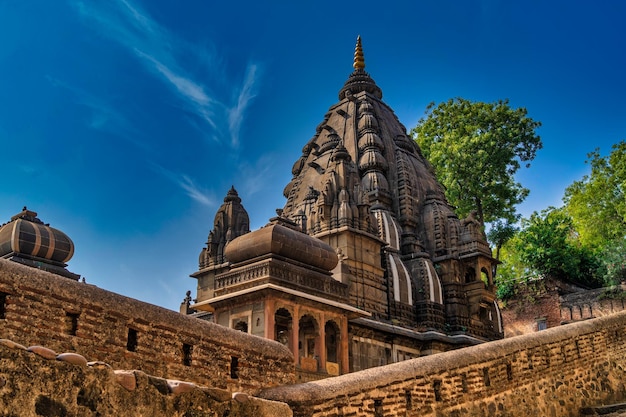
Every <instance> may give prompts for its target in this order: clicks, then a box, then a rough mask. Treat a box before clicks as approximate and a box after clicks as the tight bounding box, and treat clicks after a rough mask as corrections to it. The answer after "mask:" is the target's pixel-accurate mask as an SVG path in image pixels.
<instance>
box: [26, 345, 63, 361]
mask: <svg viewBox="0 0 626 417" xmlns="http://www.w3.org/2000/svg"><path fill="white" fill-rule="evenodd" d="M26 350H27V351H29V352H32V353H35V354H37V355H39V356H41V357H42V358H44V359H56V358H57V355H58V353H56V352H55V351H54V350H52V349H48V348H47V347H44V346H29V347H28V349H26Z"/></svg>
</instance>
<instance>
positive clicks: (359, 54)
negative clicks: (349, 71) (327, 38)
mask: <svg viewBox="0 0 626 417" xmlns="http://www.w3.org/2000/svg"><path fill="white" fill-rule="evenodd" d="M352 66H353V67H354V69H355V70H356V69H363V68H365V58H364V57H363V47H362V46H361V35H359V36H358V37H357V38H356V48H354V64H352Z"/></svg>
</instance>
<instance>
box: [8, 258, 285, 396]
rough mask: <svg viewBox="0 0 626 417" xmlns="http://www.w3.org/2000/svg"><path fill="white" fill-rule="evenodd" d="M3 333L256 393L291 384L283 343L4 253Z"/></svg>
mask: <svg viewBox="0 0 626 417" xmlns="http://www.w3.org/2000/svg"><path fill="white" fill-rule="evenodd" d="M0 339H11V340H13V341H15V342H18V343H21V344H22V345H25V346H31V345H44V346H46V347H48V348H51V349H53V350H55V351H57V352H59V353H60V352H68V351H72V352H77V353H80V354H82V355H83V356H85V357H87V358H89V359H90V360H100V361H105V362H107V363H109V364H110V365H111V366H113V367H114V368H115V369H138V370H142V371H144V372H146V373H147V374H151V375H155V376H158V377H163V378H173V379H183V380H187V381H192V382H196V383H199V384H202V385H205V386H211V387H216V388H220V389H227V390H230V391H246V392H249V393H254V392H256V391H257V390H258V389H260V388H262V387H268V386H276V385H284V384H289V383H293V382H294V379H295V369H294V361H293V356H292V354H291V352H290V351H289V350H288V349H287V348H286V347H284V346H283V345H281V344H279V343H277V342H273V341H269V340H266V339H262V338H259V337H255V336H250V335H247V334H244V333H242V332H238V331H234V330H230V329H227V328H224V327H222V326H218V325H216V324H213V323H209V322H205V321H202V320H199V319H195V318H192V317H188V316H184V315H181V314H179V313H177V312H174V311H170V310H167V309H164V308H160V307H157V306H154V305H151V304H147V303H143V302H140V301H136V300H133V299H131V298H127V297H124V296H121V295H118V294H115V293H112V292H109V291H105V290H102V289H100V288H97V287H95V286H93V285H90V284H85V283H80V282H75V281H72V280H69V279H66V278H63V277H60V276H57V275H53V274H50V273H47V272H44V271H38V270H36V269H33V268H29V267H25V266H23V265H19V264H17V263H14V262H10V261H6V260H3V259H0Z"/></svg>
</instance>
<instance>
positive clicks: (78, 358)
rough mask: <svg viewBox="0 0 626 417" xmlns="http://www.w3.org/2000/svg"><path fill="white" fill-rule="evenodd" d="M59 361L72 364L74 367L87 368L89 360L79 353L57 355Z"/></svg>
mask: <svg viewBox="0 0 626 417" xmlns="http://www.w3.org/2000/svg"><path fill="white" fill-rule="evenodd" d="M57 360H58V361H61V362H67V363H71V364H72V365H78V366H87V359H85V357H84V356H83V355H79V354H78V353H72V352H67V353H61V354H60V355H57Z"/></svg>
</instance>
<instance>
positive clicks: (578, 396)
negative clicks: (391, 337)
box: [260, 312, 626, 417]
mask: <svg viewBox="0 0 626 417" xmlns="http://www.w3.org/2000/svg"><path fill="white" fill-rule="evenodd" d="M625 328H626V312H622V313H617V314H614V315H611V316H606V317H602V318H598V319H592V320H587V321H583V322H579V323H574V324H570V325H566V326H559V327H555V328H552V329H548V330H545V331H541V332H537V333H533V334H528V335H523V336H518V337H513V338H509V339H504V340H500V341H496V342H490V343H486V344H483V345H478V346H473V347H468V348H464V349H460V350H455V351H450V352H445V353H440V354H437V355H432V356H426V357H422V358H418V359H412V360H409V361H405V362H400V363H396V364H392V365H387V366H384V367H380V368H373V369H368V370H365V371H361V372H356V373H353V374H349V375H342V376H339V377H336V378H331V379H326V380H322V381H315V382H309V383H306V384H299V385H292V386H287V387H278V388H272V389H268V390H266V391H264V392H262V393H261V394H260V395H261V396H262V397H263V398H267V399H272V400H276V401H283V402H287V403H288V404H290V405H291V407H292V410H293V411H294V416H301V417H304V416H325V417H339V416H351V417H358V416H369V417H382V416H433V417H434V416H453V417H454V416H494V415H497V416H526V415H536V416H578V415H579V410H580V409H581V408H582V407H587V406H593V405H598V404H602V403H611V402H617V401H622V400H623V399H624V398H625V394H626V392H625V388H624V383H623V382H622V381H626V372H625V369H626V332H625Z"/></svg>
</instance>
